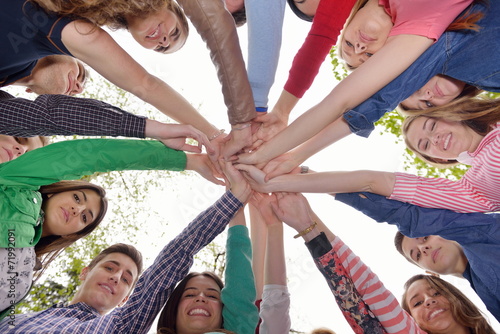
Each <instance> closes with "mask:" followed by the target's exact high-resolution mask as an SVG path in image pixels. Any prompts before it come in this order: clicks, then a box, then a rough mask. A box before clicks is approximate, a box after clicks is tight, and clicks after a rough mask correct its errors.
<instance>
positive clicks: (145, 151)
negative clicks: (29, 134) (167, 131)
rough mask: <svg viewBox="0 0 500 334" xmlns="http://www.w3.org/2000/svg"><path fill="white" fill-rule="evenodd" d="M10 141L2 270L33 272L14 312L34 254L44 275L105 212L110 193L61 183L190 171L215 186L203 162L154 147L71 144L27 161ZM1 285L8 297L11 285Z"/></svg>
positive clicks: (1, 168) (1, 179) (4, 139)
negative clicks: (112, 174) (111, 174)
mask: <svg viewBox="0 0 500 334" xmlns="http://www.w3.org/2000/svg"><path fill="white" fill-rule="evenodd" d="M12 138H13V137H8V136H0V148H1V149H0V159H1V160H0V161H4V163H1V164H0V185H1V187H0V197H1V202H2V203H3V206H2V207H3V209H2V210H1V212H0V222H1V230H2V235H1V238H0V248H1V249H2V250H3V252H2V255H3V257H2V260H3V261H2V263H3V267H5V261H7V263H10V262H11V261H17V264H16V265H20V266H21V267H23V262H22V261H20V260H21V259H22V258H26V259H28V260H27V261H29V263H28V264H27V266H28V267H29V268H28V269H31V271H30V270H26V265H24V267H23V268H20V269H23V270H22V271H23V272H25V273H27V274H26V275H23V276H21V277H19V279H21V280H22V282H24V283H22V282H19V286H20V288H19V289H16V296H9V298H8V299H6V300H7V301H8V303H9V305H12V304H15V303H16V302H17V301H18V300H19V299H20V298H21V297H23V296H24V295H25V294H26V292H27V290H26V289H28V288H29V286H30V282H31V277H32V270H33V268H34V267H35V262H34V261H33V258H32V257H33V253H32V252H33V249H34V251H35V253H36V256H37V257H40V259H39V260H40V261H41V269H43V270H44V269H45V268H46V267H47V266H48V265H49V264H50V262H51V261H52V260H53V259H54V258H55V257H56V256H57V255H58V254H59V253H60V252H61V251H62V250H64V248H66V247H68V246H69V245H70V244H72V243H73V242H75V241H76V240H78V239H79V238H81V237H83V236H85V235H87V234H88V233H90V232H91V231H92V230H93V229H95V227H96V226H97V225H98V224H99V223H100V222H101V220H102V218H103V216H104V214H105V212H106V208H107V205H106V200H105V198H104V195H105V192H104V190H103V189H101V188H100V187H97V186H94V185H91V184H89V183H87V182H83V183H82V182H78V181H71V182H69V181H66V182H62V183H61V182H59V181H61V180H77V179H80V178H81V177H82V176H84V175H91V174H93V173H95V172H108V171H113V170H149V169H157V170H165V169H168V170H184V169H186V170H188V169H192V170H197V171H199V172H200V173H202V174H203V175H205V176H207V177H209V178H213V174H212V172H213V168H212V164H211V163H210V162H209V161H208V157H206V155H197V154H192V155H191V154H190V155H186V154H185V153H184V152H182V151H176V150H173V149H170V148H167V147H165V146H164V145H163V144H161V143H160V142H156V141H145V140H116V139H84V140H71V141H66V142H59V143H55V144H51V145H48V146H45V147H42V148H37V149H35V150H33V151H30V152H27V153H26V154H24V153H25V151H26V148H25V146H23V145H21V144H20V143H18V145H13V146H11V145H10V143H11V141H10V139H12ZM18 140H19V141H21V143H24V142H23V141H22V139H18ZM33 247H34V248H33ZM24 248H31V249H32V251H31V253H30V252H29V251H19V252H22V254H19V257H17V256H14V257H13V258H11V257H12V256H11V255H10V254H11V252H18V251H17V249H24ZM19 261H20V262H19ZM7 269H9V271H5V272H3V273H8V272H16V270H15V269H16V268H10V267H7ZM43 270H42V271H41V272H40V274H39V275H41V273H43ZM3 278H5V277H3ZM1 281H2V285H3V287H2V294H3V293H4V292H5V290H3V289H4V288H7V291H8V287H9V282H8V281H7V280H5V279H4V280H1ZM4 284H6V285H4ZM21 286H22V287H23V289H21ZM18 292H19V293H18ZM2 300H4V299H2ZM11 300H12V302H11ZM3 306H5V305H3Z"/></svg>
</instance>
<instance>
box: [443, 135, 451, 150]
mask: <svg viewBox="0 0 500 334" xmlns="http://www.w3.org/2000/svg"><path fill="white" fill-rule="evenodd" d="M450 138H451V133H450V134H449V135H448V136H447V137H446V139H445V140H444V149H445V150H447V149H448V145H449V144H450Z"/></svg>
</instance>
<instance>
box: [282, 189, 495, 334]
mask: <svg viewBox="0 0 500 334" xmlns="http://www.w3.org/2000/svg"><path fill="white" fill-rule="evenodd" d="M275 213H276V215H278V217H280V219H282V220H283V221H284V222H285V223H286V224H288V225H289V226H291V227H292V228H294V229H295V230H297V232H298V233H299V235H300V236H302V237H303V239H304V240H305V241H306V246H307V247H308V248H309V250H310V252H311V255H312V256H313V258H314V261H315V262H316V265H317V267H318V269H319V270H320V271H321V273H322V274H323V276H324V277H325V278H326V280H327V282H328V285H329V286H330V288H331V290H332V293H333V294H334V295H335V297H336V300H337V303H338V304H339V307H340V308H341V310H342V312H343V313H344V315H345V316H346V317H350V319H359V320H363V321H352V320H349V318H348V321H349V323H350V324H351V327H352V328H353V330H354V331H355V332H356V333H370V334H371V333H383V332H386V333H401V334H403V333H404V334H408V333H421V334H424V333H441V334H443V333H444V334H455V333H457V334H459V333H463V334H470V333H474V334H480V333H481V334H483V333H491V334H493V333H494V330H493V329H492V328H491V326H490V325H489V324H488V321H487V320H486V319H485V318H484V316H483V315H482V314H481V312H480V311H479V310H478V308H477V307H476V306H475V305H474V304H473V303H472V302H470V300H468V299H467V297H465V296H464V295H463V294H462V293H461V292H460V291H459V290H458V289H456V288H454V287H453V286H452V285H451V284H449V283H447V282H445V281H443V280H441V279H439V278H436V277H432V276H425V275H421V276H418V277H417V278H412V279H410V281H409V282H410V283H407V286H406V291H407V292H406V294H405V296H404V299H403V303H402V304H403V308H404V307H405V306H404V305H405V304H406V305H410V306H409V307H408V309H407V311H408V313H406V312H405V311H404V310H403V309H402V308H401V306H400V305H399V304H398V302H397V300H396V298H395V297H394V296H393V295H392V294H391V293H390V291H388V290H387V289H386V288H385V287H384V285H383V284H382V282H380V280H379V279H378V277H377V276H376V275H375V274H374V273H373V272H371V271H370V269H369V268H368V267H367V266H366V265H365V264H364V263H363V262H362V261H361V259H360V258H359V257H357V256H356V255H355V254H354V253H353V252H352V251H351V250H350V249H349V247H348V246H347V245H345V244H344V243H343V242H342V241H341V240H340V238H339V237H337V236H335V235H334V234H333V233H332V232H331V231H330V230H329V229H328V228H327V227H326V226H325V225H324V223H323V222H322V221H321V220H320V219H319V217H317V216H316V215H315V214H314V212H312V210H311V208H310V207H309V205H308V203H307V200H306V199H305V198H304V197H303V196H302V195H300V194H285V195H280V196H278V203H277V205H276V206H275ZM422 279H425V280H426V281H427V282H426V281H424V282H421V280H422ZM414 281H415V282H418V283H417V284H415V283H413V282H414ZM428 282H433V283H428ZM434 282H438V283H434ZM346 292H349V293H347V295H346ZM347 304H348V305H349V306H350V307H349V308H347V307H346V305H347ZM368 310H369V311H370V312H369V311H368ZM380 325H381V326H382V328H380V327H379V326H380ZM381 330H382V331H381Z"/></svg>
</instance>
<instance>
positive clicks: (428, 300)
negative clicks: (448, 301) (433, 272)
mask: <svg viewBox="0 0 500 334" xmlns="http://www.w3.org/2000/svg"><path fill="white" fill-rule="evenodd" d="M433 304H436V299H434V297H432V296H428V297H426V298H425V306H427V307H428V306H431V305H433Z"/></svg>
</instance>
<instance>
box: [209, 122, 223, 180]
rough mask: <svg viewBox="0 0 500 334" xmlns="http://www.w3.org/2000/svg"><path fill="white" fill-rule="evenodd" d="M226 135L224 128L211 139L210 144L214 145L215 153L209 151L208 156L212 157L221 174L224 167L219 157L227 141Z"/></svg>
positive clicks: (211, 159)
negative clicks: (220, 163)
mask: <svg viewBox="0 0 500 334" xmlns="http://www.w3.org/2000/svg"><path fill="white" fill-rule="evenodd" d="M226 137H227V134H225V133H224V130H221V132H219V135H218V136H216V137H215V138H214V139H212V140H211V141H210V144H211V145H212V147H213V153H212V154H210V153H209V154H208V157H209V158H210V161H212V164H213V165H214V168H215V169H216V170H217V172H219V173H220V174H222V169H221V167H220V165H219V158H220V155H221V152H222V148H223V146H224V142H225V141H226Z"/></svg>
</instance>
